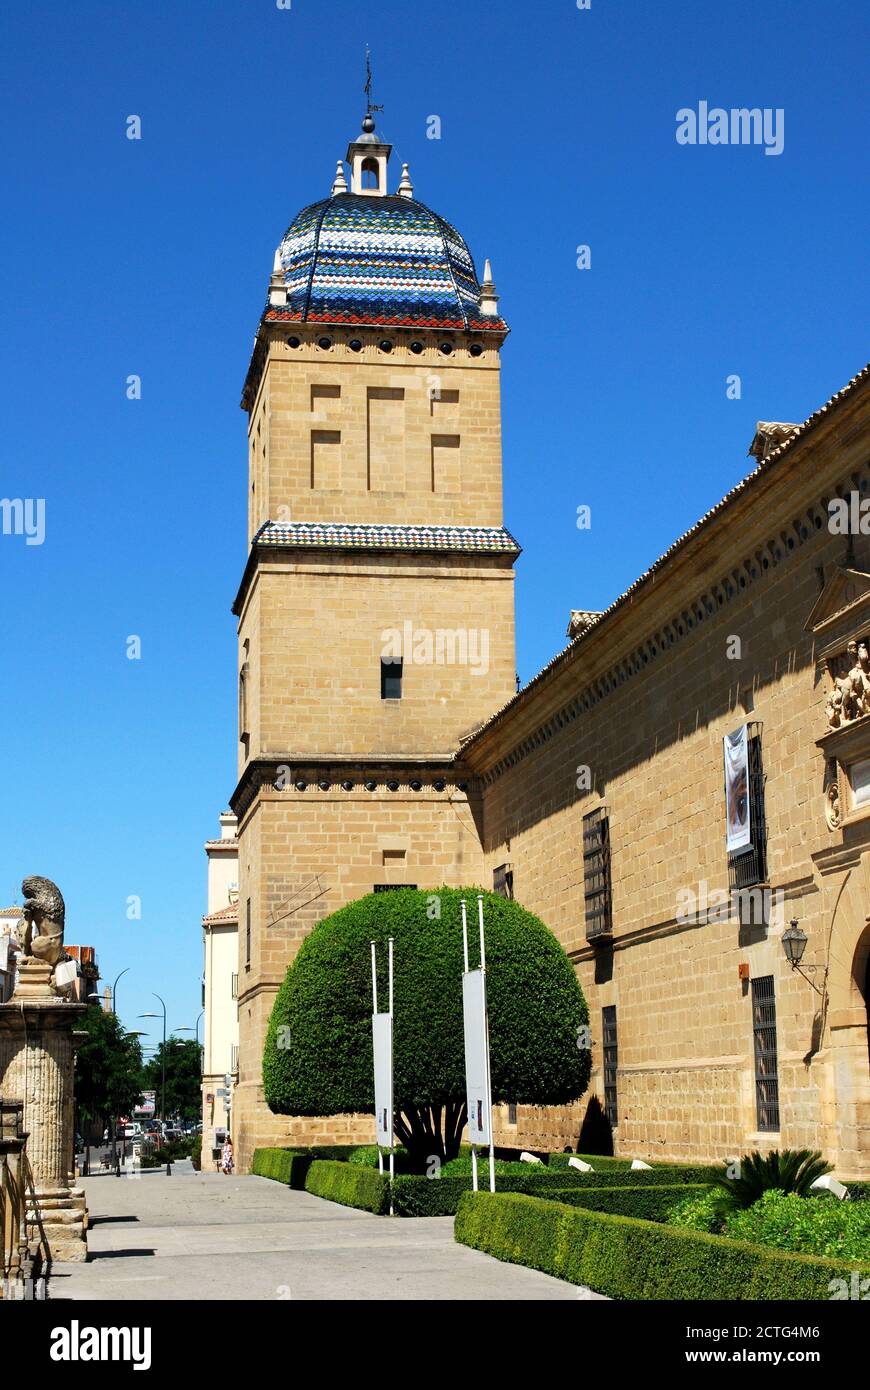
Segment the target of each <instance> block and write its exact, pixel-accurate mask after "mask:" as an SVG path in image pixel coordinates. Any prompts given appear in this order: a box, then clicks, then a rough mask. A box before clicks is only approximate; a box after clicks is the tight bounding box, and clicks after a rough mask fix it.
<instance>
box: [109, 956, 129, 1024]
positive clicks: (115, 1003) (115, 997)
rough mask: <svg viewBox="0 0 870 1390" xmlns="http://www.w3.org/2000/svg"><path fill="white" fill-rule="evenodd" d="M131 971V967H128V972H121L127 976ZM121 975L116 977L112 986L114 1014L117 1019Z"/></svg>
mask: <svg viewBox="0 0 870 1390" xmlns="http://www.w3.org/2000/svg"><path fill="white" fill-rule="evenodd" d="M129 971H130V967H129V965H128V966H127V969H126V970H122V971H121V975H127V974H129ZM121 975H116V976H115V983H114V984H113V985H112V1013H113V1014H115V1016H116V1017H117V1014H118V981H119V980H120V978H121Z"/></svg>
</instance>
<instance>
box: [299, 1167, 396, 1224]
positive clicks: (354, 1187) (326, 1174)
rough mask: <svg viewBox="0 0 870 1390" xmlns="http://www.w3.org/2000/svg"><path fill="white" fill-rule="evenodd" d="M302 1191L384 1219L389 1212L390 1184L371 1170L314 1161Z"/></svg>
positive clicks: (386, 1179)
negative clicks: (372, 1213)
mask: <svg viewBox="0 0 870 1390" xmlns="http://www.w3.org/2000/svg"><path fill="white" fill-rule="evenodd" d="M305 1191H306V1192H310V1193H311V1194H312V1195H313V1196H315V1197H325V1198H326V1200H327V1201H328V1202H339V1203H340V1204H341V1205H342V1206H343V1207H357V1208H358V1209H359V1210H360V1211H370V1212H374V1214H375V1216H383V1215H384V1214H385V1213H386V1212H388V1211H389V1209H390V1183H389V1179H388V1178H382V1177H381V1175H380V1173H378V1172H376V1171H374V1170H373V1169H371V1168H360V1167H356V1166H355V1165H354V1164H352V1163H339V1162H336V1161H334V1160H332V1159H316V1160H315V1161H314V1162H313V1163H312V1164H311V1167H310V1168H309V1169H308V1174H307V1176H306V1178H305Z"/></svg>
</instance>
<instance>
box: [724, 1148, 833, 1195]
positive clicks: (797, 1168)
mask: <svg viewBox="0 0 870 1390" xmlns="http://www.w3.org/2000/svg"><path fill="white" fill-rule="evenodd" d="M830 1171H831V1165H830V1163H826V1162H825V1160H824V1159H823V1158H822V1155H821V1154H820V1153H819V1152H818V1150H813V1149H783V1151H782V1153H780V1152H779V1150H778V1149H774V1150H773V1152H772V1153H769V1154H762V1153H759V1151H758V1150H757V1149H756V1150H755V1152H754V1153H751V1154H747V1155H746V1156H745V1157H744V1158H741V1160H740V1162H739V1164H738V1174H739V1176H738V1177H733V1178H732V1177H730V1176H729V1170H728V1168H723V1170H722V1172H721V1173H719V1174H718V1175H717V1176H716V1178H715V1179H714V1182H715V1185H716V1187H717V1188H718V1189H719V1190H720V1192H721V1196H722V1201H723V1203H724V1204H725V1205H726V1206H728V1207H730V1208H737V1207H751V1206H752V1205H753V1203H754V1202H757V1201H758V1199H759V1197H761V1196H762V1194H763V1193H765V1192H769V1191H770V1190H771V1189H772V1188H778V1189H779V1191H780V1192H794V1193H796V1194H797V1195H798V1196H799V1197H808V1196H809V1193H810V1188H811V1187H812V1185H813V1183H814V1182H815V1180H816V1178H820V1177H822V1175H823V1174H824V1173H830Z"/></svg>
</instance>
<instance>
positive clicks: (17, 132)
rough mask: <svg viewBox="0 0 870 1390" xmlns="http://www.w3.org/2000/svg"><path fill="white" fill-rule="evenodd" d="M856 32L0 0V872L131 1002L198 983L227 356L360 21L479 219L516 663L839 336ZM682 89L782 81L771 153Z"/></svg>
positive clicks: (6, 893)
mask: <svg viewBox="0 0 870 1390" xmlns="http://www.w3.org/2000/svg"><path fill="white" fill-rule="evenodd" d="M867 39H868V33H867V21H866V19H865V18H864V15H863V14H862V7H860V6H858V5H856V4H854V3H848V4H847V3H843V2H842V0H827V3H826V4H824V5H820V4H819V3H818V0H812V3H810V0H779V2H777V0H766V2H765V3H764V4H759V3H758V0H731V3H728V4H720V5H716V6H711V5H703V4H698V3H697V0H668V3H666V4H653V3H642V0H626V2H624V3H619V4H617V3H611V2H609V0H592V6H591V9H589V10H588V11H580V10H578V9H577V7H576V3H575V0H537V2H536V3H534V4H533V3H531V0H528V3H521V2H520V0H502V2H501V3H500V4H490V3H482V2H481V0H466V3H455V4H450V3H442V4H439V5H437V6H432V5H409V4H407V2H406V0H380V3H379V4H377V5H371V4H365V3H363V0H352V3H348V0H292V5H291V8H290V9H289V10H288V9H279V8H278V6H277V5H276V4H275V3H274V0H211V3H193V0H165V2H161V0H151V3H149V4H148V5H147V6H145V5H118V4H115V3H112V0H105V2H104V3H102V4H97V3H92V2H90V3H89V0H77V3H76V4H75V5H69V4H67V3H59V0H46V2H44V3H42V4H40V5H38V6H36V5H33V4H31V5H16V6H9V5H7V6H4V11H3V16H2V22H0V119H2V137H3V138H2V150H3V155H2V159H3V188H4V204H5V210H4V215H3V218H2V220H0V253H2V267H3V314H2V323H0V381H2V389H3V398H4V410H3V435H4V437H3V445H2V451H0V464H2V469H0V496H3V497H22V498H23V497H30V498H38V497H42V498H45V499H46V539H45V543H44V545H42V546H31V547H28V546H26V545H25V544H24V540H23V538H21V537H9V536H0V586H2V587H0V594H2V620H3V626H2V632H3V656H4V662H3V679H2V681H0V721H2V722H0V727H2V730H3V747H4V757H3V761H2V787H3V803H4V809H5V818H4V819H5V825H4V834H3V837H2V843H0V898H2V899H4V901H3V902H2V903H0V906H6V905H7V903H10V902H12V901H13V900H20V899H16V892H17V888H18V884H19V882H20V879H21V877H22V875H23V874H24V873H32V872H37V873H43V874H47V875H48V876H49V877H52V878H54V879H56V880H57V881H58V883H59V884H60V885H61V887H62V889H63V891H64V893H65V895H66V898H67V903H68V923H69V926H68V939H69V940H74V941H84V942H88V943H92V944H94V945H96V947H97V949H98V951H99V955H100V961H101V965H102V968H103V971H104V975H105V976H106V977H107V978H108V979H109V981H111V980H112V979H113V978H114V977H115V975H117V974H118V972H119V971H121V970H122V969H125V968H129V973H128V974H127V975H125V977H124V979H123V981H122V982H121V985H120V987H119V1005H120V1011H121V1014H122V1016H123V1018H124V1021H125V1022H126V1023H127V1025H128V1026H131V1027H135V1026H141V1027H143V1028H149V1027H150V1028H151V1030H152V1033H155V1034H156V1033H157V1032H158V1031H159V1026H160V1025H157V1026H156V1027H155V1025H154V1023H153V1022H152V1023H150V1024H149V1023H143V1024H137V1023H136V1022H135V1019H136V1015H137V1014H138V1013H140V1012H143V1011H144V1010H146V1009H149V1008H155V1007H158V1006H157V1005H156V1004H155V1002H154V1000H153V998H151V997H150V992H151V991H152V990H156V991H157V992H158V993H160V994H161V995H163V997H164V998H165V999H166V1001H167V1005H168V1023H169V1027H170V1029H171V1028H173V1027H178V1026H193V1024H194V1023H195V1020H196V1016H197V1014H198V1012H199V1008H200V1004H199V983H198V982H199V976H200V972H201V940H200V931H199V919H200V916H201V914H202V912H203V911H204V904H205V857H204V854H203V852H202V848H201V846H202V843H203V841H204V840H205V839H206V838H207V837H209V836H210V835H212V834H216V833H217V815H218V813H219V811H220V810H221V809H222V808H223V807H224V806H225V805H226V803H227V799H228V796H229V794H230V792H231V790H232V788H233V786H234V784H235V752H236V742H235V670H236V658H235V635H234V634H235V628H234V620H233V619H232V617H231V615H230V611H229V609H230V603H231V601H232V598H233V596H234V594H235V591H236V587H237V584H238V581H239V578H240V575H241V571H242V567H243V564H244V559H245V515H244V506H245V470H246V447H245V417H244V416H243V414H242V412H241V411H240V410H239V406H238V401H239V395H240V390H241V385H242V381H243V378H244V373H245V368H246V365H247V360H248V354H249V350H250V346H251V342H252V338H253V334H254V330H255V327H256V322H257V318H258V315H259V312H260V309H261V307H262V304H263V300H264V295H265V287H266V283H267V279H268V274H269V271H270V269H271V258H272V253H273V250H274V247H275V245H276V244H277V242H278V240H279V238H280V236H281V235H282V233H283V231H284V229H285V227H286V226H287V224H288V223H289V222H290V220H291V218H292V217H293V215H294V214H295V212H296V211H297V210H298V209H299V208H300V207H302V206H304V205H305V204H307V203H309V202H311V201H313V200H315V199H316V198H319V197H322V196H325V195H326V194H327V193H328V191H329V187H330V183H331V180H332V176H333V171H334V169H335V160H336V159H337V158H338V157H339V156H340V155H343V153H344V149H345V147H346V144H347V141H348V139H349V138H351V137H352V136H353V135H354V134H355V133H356V132H357V130H358V128H359V121H360V117H361V115H362V111H363V96H362V90H361V89H362V82H363V73H362V68H363V54H364V48H365V44H366V42H368V43H369V44H370V45H371V48H372V50H373V55H374V58H373V60H374V70H375V100H376V101H378V102H383V103H384V105H385V108H386V109H385V112H384V114H383V116H382V117H381V118H380V122H379V123H380V128H381V129H382V130H383V131H384V133H385V134H386V136H387V138H388V139H390V140H392V141H393V143H394V147H395V148H394V157H393V158H394V167H393V174H392V182H393V183H395V182H396V181H397V180H398V175H399V161H401V160H408V161H409V163H410V166H411V174H412V178H413V181H414V185H415V192H416V196H417V197H419V198H421V199H422V200H423V201H424V202H426V203H428V204H430V205H431V206H432V207H434V208H435V209H436V210H437V211H439V212H440V213H442V214H443V215H444V216H446V217H448V218H450V219H451V220H452V221H454V222H455V223H456V224H457V226H458V227H459V229H460V230H461V231H462V232H463V234H464V235H465V237H466V239H467V240H468V242H469V245H470V246H471V249H472V252H473V253H474V255H475V257H476V259H477V262H478V266H479V267H480V266H481V265H482V260H483V258H484V257H485V256H489V257H491V258H492V261H493V268H494V272H495V278H496V281H497V285H498V289H499V292H500V294H501V304H500V307H501V309H502V311H503V312H504V314H505V317H506V318H507V320H508V322H509V323H510V324H511V327H512V330H513V331H512V334H511V337H510V339H509V340H508V343H507V345H506V347H505V350H504V354H503V388H504V427H505V436H504V443H505V520H506V524H507V525H508V526H509V527H510V528H511V529H512V530H513V532H514V534H515V535H516V536H517V538H518V539H519V541H520V543H521V544H522V546H523V548H524V554H523V556H522V558H521V560H520V562H519V565H518V585H517V620H518V665H519V671H520V674H521V676H522V678H523V679H524V680H527V679H528V678H529V677H530V676H532V675H533V674H534V673H535V672H536V671H537V670H538V669H539V668H540V667H541V666H542V665H543V664H544V663H545V662H546V661H547V660H548V659H549V658H550V656H552V655H553V653H554V652H555V651H557V650H558V649H559V648H561V646H562V645H564V631H565V625H566V623H567V618H568V612H569V610H570V609H571V608H572V607H584V608H603V607H605V606H606V605H607V604H609V603H610V602H611V601H612V600H613V599H614V598H615V597H616V596H617V595H618V594H619V593H620V592H621V591H622V590H623V589H624V588H625V587H626V586H627V585H628V584H629V583H631V581H632V580H633V579H634V578H635V577H636V576H637V575H638V574H639V573H640V572H641V571H642V570H644V569H645V568H646V567H647V565H648V564H649V563H650V562H651V561H652V560H654V559H655V558H656V556H657V555H659V554H660V553H661V552H662V551H663V550H664V549H665V548H666V547H667V546H668V544H669V543H670V542H671V541H672V540H673V539H674V538H675V537H676V536H677V535H679V534H680V533H681V532H682V531H684V530H685V529H686V528H687V527H688V526H689V525H691V524H692V523H693V522H694V521H695V520H696V519H697V518H698V517H699V516H700V515H701V514H702V513H703V512H705V511H706V510H707V509H708V508H709V507H710V506H711V505H712V504H713V503H714V502H715V501H716V500H718V498H719V497H720V496H722V494H723V493H725V492H726V491H727V490H728V489H729V488H730V487H731V486H732V485H733V484H734V483H735V482H736V481H737V480H738V479H739V478H740V477H742V476H743V475H744V473H745V472H746V471H747V459H746V450H747V447H748V445H749V442H750V440H751V438H752V434H753V431H754V427H755V422H756V420H758V419H776V420H801V419H804V418H805V417H806V416H807V415H808V414H809V413H810V412H811V411H812V410H814V409H815V408H816V407H817V406H819V405H820V404H821V403H822V402H824V401H825V400H826V399H827V398H828V397H829V396H830V395H831V394H832V393H833V392H834V391H835V390H837V389H839V387H841V386H842V385H843V384H844V383H845V382H846V381H847V380H848V379H849V378H850V377H851V376H853V375H854V373H855V372H856V371H857V370H858V369H859V368H860V367H861V366H862V364H863V362H864V361H865V360H866V342H865V341H864V334H863V333H862V332H861V329H862V328H863V326H864V324H865V323H866V320H867V303H866V249H865V246H866V225H867V213H868V208H867V196H866V173H867V170H866V160H865V150H866V146H867V130H866V121H865V115H864V111H863V110H862V102H861V93H862V91H863V90H864V88H865V74H864V72H863V70H862V53H863V52H866V47H867ZM700 101H707V102H708V103H709V104H710V106H721V107H724V108H731V107H742V106H747V107H761V108H765V107H769V108H772V109H776V108H782V110H783V111H784V137H785V138H784V149H783V152H782V153H781V154H780V155H778V156H768V155H765V153H764V149H763V148H762V147H759V146H718V147H717V146H712V145H707V146H680V145H678V144H677V142H676V139H675V129H676V119H675V118H676V112H677V110H678V109H680V108H683V107H692V108H697V106H698V103H699V102H700ZM132 114H135V115H139V116H140V117H141V119H142V139H141V140H140V141H130V140H128V139H127V138H126V133H125V132H126V120H127V117H128V116H129V115H132ZM431 115H438V116H439V117H440V119H441V123H442V131H441V139H440V140H431V139H427V118H428V117H429V116H431ZM391 167H392V166H391ZM579 245H588V246H589V247H590V248H591V268H590V269H589V270H582V271H581V270H578V269H577V266H576V260H577V251H576V248H577V247H578V246H579ZM132 373H135V374H138V375H140V376H141V379H142V399H141V400H140V401H135V402H134V401H128V400H127V399H126V395H125V382H126V378H127V377H128V375H130V374H132ZM732 374H736V375H738V376H739V377H740V381H741V395H740V399H728V397H727V395H726V379H727V378H728V377H729V376H730V375H732ZM581 505H588V506H590V507H591V508H592V526H591V529H589V530H588V531H580V530H578V529H577V526H576V516H577V508H578V506H581ZM131 635H136V636H138V637H139V638H140V639H141V643H142V658H141V660H139V661H129V660H128V659H127V657H126V648H127V639H128V637H130V636H131ZM131 895H137V896H138V897H140V898H141V900H142V918H141V921H128V920H127V917H126V910H127V900H128V898H129V897H130V896H131Z"/></svg>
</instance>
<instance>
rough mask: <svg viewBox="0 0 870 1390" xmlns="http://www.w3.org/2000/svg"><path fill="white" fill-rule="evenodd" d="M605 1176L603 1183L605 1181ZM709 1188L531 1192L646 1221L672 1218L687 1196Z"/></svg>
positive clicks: (585, 1189)
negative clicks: (677, 1206) (679, 1204)
mask: <svg viewBox="0 0 870 1390" xmlns="http://www.w3.org/2000/svg"><path fill="white" fill-rule="evenodd" d="M605 1181H606V1179H603V1180H602V1182H605ZM706 1191H707V1188H705V1187H702V1186H700V1185H694V1186H692V1187H604V1186H603V1185H602V1186H601V1187H568V1188H558V1189H557V1190H556V1191H548V1190H545V1191H542V1192H536V1193H533V1194H531V1195H533V1196H536V1197H544V1198H546V1200H547V1201H550V1202H564V1203H566V1205H568V1206H570V1207H585V1209H586V1210H587V1211H603V1212H608V1213H609V1214H610V1215H611V1216H636V1217H638V1218H639V1219H640V1220H643V1221H670V1219H671V1212H672V1211H673V1209H674V1207H675V1206H676V1205H677V1204H678V1203H682V1202H684V1201H685V1200H686V1198H687V1197H690V1198H691V1197H696V1198H697V1197H700V1196H701V1195H702V1194H703V1193H705V1192H706Z"/></svg>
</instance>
